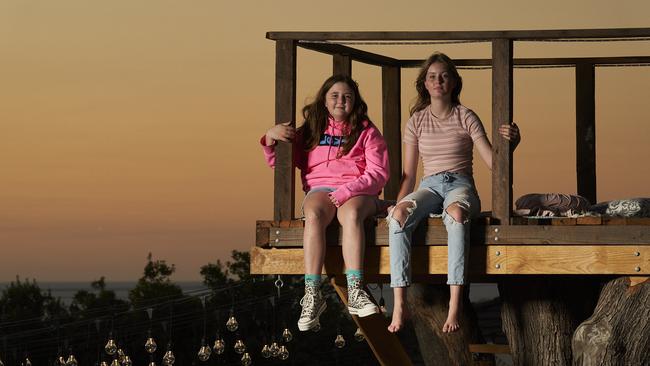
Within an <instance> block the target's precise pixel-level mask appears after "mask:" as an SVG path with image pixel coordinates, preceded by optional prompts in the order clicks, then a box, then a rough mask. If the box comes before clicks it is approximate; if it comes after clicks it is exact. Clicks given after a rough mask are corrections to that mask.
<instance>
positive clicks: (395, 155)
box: [381, 66, 402, 200]
mask: <svg viewBox="0 0 650 366" xmlns="http://www.w3.org/2000/svg"><path fill="white" fill-rule="evenodd" d="M381 88H382V90H381V91H382V118H383V126H382V128H383V131H384V139H385V140H386V144H387V145H388V161H389V163H390V179H389V180H388V183H387V184H386V187H385V188H384V198H385V199H387V200H396V199H397V194H398V193H399V185H400V180H401V179H402V138H401V137H402V136H401V135H402V127H401V116H402V111H401V69H400V68H399V67H396V66H384V67H382V68H381Z"/></svg>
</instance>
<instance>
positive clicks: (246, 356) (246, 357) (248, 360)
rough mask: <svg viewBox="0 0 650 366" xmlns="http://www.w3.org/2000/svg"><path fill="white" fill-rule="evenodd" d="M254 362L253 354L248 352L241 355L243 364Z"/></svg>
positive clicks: (248, 365) (248, 364)
mask: <svg viewBox="0 0 650 366" xmlns="http://www.w3.org/2000/svg"><path fill="white" fill-rule="evenodd" d="M252 363H253V360H252V359H251V355H249V354H248V352H246V353H244V355H243V356H241V364H242V366H250V365H251V364H252Z"/></svg>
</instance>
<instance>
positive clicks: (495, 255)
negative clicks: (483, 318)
mask: <svg viewBox="0 0 650 366" xmlns="http://www.w3.org/2000/svg"><path fill="white" fill-rule="evenodd" d="M267 38H268V39H270V40H273V41H274V42H275V46H276V64H275V73H276V79H275V80H276V81H275V101H276V102H275V121H276V123H282V122H285V121H296V68H297V53H296V49H297V47H301V48H304V49H308V50H313V51H316V52H320V53H325V54H329V55H332V71H333V73H334V74H346V75H352V61H355V62H361V63H365V64H369V65H374V66H378V67H380V68H381V80H382V116H381V120H382V131H383V135H384V138H385V139H386V142H387V145H388V153H389V159H390V165H391V175H390V179H389V181H388V184H387V185H386V187H385V189H384V196H385V198H386V199H389V200H394V199H395V198H396V196H397V192H398V190H399V184H400V178H401V173H402V167H401V162H402V157H401V130H402V129H401V118H402V115H401V108H402V106H401V92H400V90H401V69H402V68H414V67H419V65H420V64H421V63H422V61H423V60H403V59H396V58H393V57H388V56H384V55H380V54H376V53H372V52H368V51H365V50H361V49H358V48H354V47H353V46H354V42H364V43H366V42H367V43H373V42H374V43H381V42H384V43H386V42H390V44H399V43H401V42H404V43H409V42H413V41H420V42H422V41H459V42H460V41H480V42H488V43H490V44H491V45H492V57H491V58H490V59H462V60H455V63H456V65H457V66H458V67H459V68H461V69H462V68H471V67H491V72H492V137H491V139H490V140H491V141H492V144H493V154H492V155H493V161H492V212H491V213H490V214H489V215H488V216H486V217H482V218H480V219H478V220H475V221H474V222H473V229H472V236H471V238H472V239H471V241H472V242H471V249H470V264H469V274H470V280H472V281H490V282H500V281H501V280H502V279H505V278H508V277H510V278H512V277H513V276H517V275H526V276H528V277H522V279H521V281H526V278H531V277H532V276H534V277H537V276H539V275H544V276H546V275H579V276H594V275H615V276H631V278H633V279H635V281H636V282H640V281H643V280H644V279H646V278H647V277H648V276H650V219H641V218H639V219H620V218H605V217H603V218H600V217H585V218H578V219H567V218H564V219H524V218H518V217H512V206H513V197H512V177H513V173H512V166H513V164H512V162H513V154H512V151H511V147H510V145H509V142H508V141H506V140H505V139H501V138H497V136H498V129H499V126H500V125H501V124H505V123H509V122H510V121H512V120H513V68H516V67H535V66H540V67H547V66H560V67H571V68H574V69H575V83H576V98H575V101H576V109H575V110H576V117H575V120H576V141H575V146H576V173H577V174H576V176H577V182H576V183H577V184H576V191H577V193H578V194H579V195H581V196H584V197H586V198H587V199H588V200H590V201H591V202H592V203H595V202H597V201H596V192H597V190H596V138H595V133H596V130H595V127H596V123H595V119H596V113H595V108H596V107H595V88H596V82H595V77H596V73H595V69H596V67H598V66H612V65H627V64H635V65H638V64H646V65H650V56H648V55H640V56H623V57H577V58H576V57H573V58H526V59H515V58H514V57H513V44H514V43H515V42H518V41H526V42H535V41H538V42H546V41H558V40H562V41H565V40H569V41H584V40H590V41H594V40H607V41H616V40H626V41H631V40H632V41H633V40H647V39H648V38H650V28H629V29H573V30H521V31H465V32H269V33H267ZM349 41H353V42H352V44H346V43H348V42H349ZM434 50H435V46H432V47H431V52H433V51H434ZM431 52H427V55H423V56H428V54H429V53H431ZM410 82H411V81H410V80H409V83H410ZM294 123H295V122H294ZM523 143H525V140H524V141H523ZM292 161H293V159H292V149H291V146H290V144H288V143H284V142H278V145H277V147H276V164H275V173H274V174H275V175H274V177H275V178H274V208H273V210H274V211H273V220H262V221H257V224H256V245H255V246H254V247H253V248H252V249H251V273H252V274H295V275H298V274H303V273H304V265H303V250H302V233H303V221H302V220H300V219H298V218H296V215H295V213H294V207H295V200H296V197H295V169H294V167H293V165H292ZM366 224H367V225H366V226H367V227H366V232H367V235H366V237H367V243H366V251H365V253H366V254H365V265H364V271H365V273H366V277H367V278H368V280H369V281H375V282H387V281H388V276H389V274H390V271H389V251H388V229H387V225H386V223H385V221H384V220H371V221H368V222H367V223H366ZM446 240H447V233H446V230H445V228H444V226H443V225H442V222H441V220H440V219H436V218H431V219H429V220H428V221H426V222H424V223H422V224H421V225H420V227H419V228H418V230H417V231H416V233H415V243H414V246H413V248H412V263H413V265H412V269H413V275H414V276H413V277H414V280H415V281H442V280H443V279H444V276H445V275H446V273H447V248H446ZM327 245H328V249H327V256H326V260H325V268H324V271H323V272H324V273H327V274H329V275H333V276H334V278H333V280H332V283H333V285H334V287H335V288H336V290H337V292H338V293H339V295H340V297H341V300H342V301H344V302H346V301H347V296H346V294H347V291H346V288H345V281H344V279H343V278H344V277H343V276H342V274H343V271H344V268H343V260H342V256H341V250H340V230H339V226H338V224H336V223H333V224H332V225H330V227H329V228H328V233H327ZM517 278H519V277H517ZM353 319H354V320H355V322H357V325H358V326H359V327H360V328H361V330H362V331H363V332H364V334H365V335H366V340H367V341H368V344H369V345H370V347H371V349H372V350H373V352H374V353H375V356H376V357H377V360H378V361H379V362H380V363H381V364H382V365H409V364H410V360H409V358H408V356H407V355H406V353H405V351H404V349H403V348H402V347H401V345H400V344H399V341H398V340H397V337H396V336H395V335H393V334H390V333H388V332H387V331H386V326H387V321H386V318H385V317H383V316H382V315H379V314H377V316H370V317H366V318H357V317H356V316H353ZM556 333H557V332H556ZM511 347H515V348H517V347H518V348H519V349H515V350H513V356H514V357H515V361H516V360H517V357H519V356H517V355H518V354H520V353H523V351H522V350H523V348H521V347H523V346H520V345H519V346H518V345H511ZM468 348H469V350H470V351H472V352H483V351H485V350H486V348H487V349H488V352H489V349H492V350H494V349H495V348H494V347H492V348H490V347H483V346H481V345H470V346H469V347H468ZM496 349H498V351H499V352H502V351H503V347H496ZM515 351H516V352H515ZM494 352H497V351H494ZM569 353H570V352H569Z"/></svg>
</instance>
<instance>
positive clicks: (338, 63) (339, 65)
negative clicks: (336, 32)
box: [332, 54, 352, 76]
mask: <svg viewBox="0 0 650 366" xmlns="http://www.w3.org/2000/svg"><path fill="white" fill-rule="evenodd" d="M332 74H333V75H347V76H352V58H351V57H350V56H349V55H338V54H336V55H334V56H333V57H332Z"/></svg>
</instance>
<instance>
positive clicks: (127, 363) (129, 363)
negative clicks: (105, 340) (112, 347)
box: [122, 355, 133, 366]
mask: <svg viewBox="0 0 650 366" xmlns="http://www.w3.org/2000/svg"><path fill="white" fill-rule="evenodd" d="M122 366H133V361H131V357H129V355H126V356H124V361H122Z"/></svg>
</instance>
